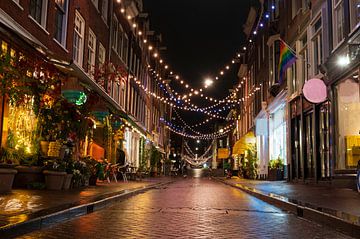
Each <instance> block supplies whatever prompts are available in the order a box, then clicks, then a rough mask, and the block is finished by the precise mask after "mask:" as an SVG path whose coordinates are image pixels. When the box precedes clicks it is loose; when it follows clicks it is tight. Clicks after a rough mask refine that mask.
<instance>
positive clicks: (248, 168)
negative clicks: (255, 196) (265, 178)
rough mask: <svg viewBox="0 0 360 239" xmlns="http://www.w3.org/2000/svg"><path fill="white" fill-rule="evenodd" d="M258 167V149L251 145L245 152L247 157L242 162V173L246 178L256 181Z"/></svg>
mask: <svg viewBox="0 0 360 239" xmlns="http://www.w3.org/2000/svg"><path fill="white" fill-rule="evenodd" d="M257 167H258V165H257V152H256V147H255V145H252V144H249V145H248V148H247V149H246V151H245V157H244V158H243V159H242V160H241V166H240V173H241V174H242V176H243V177H244V178H249V179H256V177H257Z"/></svg>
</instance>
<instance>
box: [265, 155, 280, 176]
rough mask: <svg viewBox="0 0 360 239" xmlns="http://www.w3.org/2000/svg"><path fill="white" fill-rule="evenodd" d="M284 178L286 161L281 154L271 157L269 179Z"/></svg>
mask: <svg viewBox="0 0 360 239" xmlns="http://www.w3.org/2000/svg"><path fill="white" fill-rule="evenodd" d="M283 178H284V163H283V160H282V159H281V158H280V156H279V157H278V158H276V159H271V160H270V161H269V165H268V179H269V180H272V181H274V180H282V179H283Z"/></svg>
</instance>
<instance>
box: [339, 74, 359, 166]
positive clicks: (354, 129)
mask: <svg viewBox="0 0 360 239" xmlns="http://www.w3.org/2000/svg"><path fill="white" fill-rule="evenodd" d="M359 71H360V70H359V69H356V70H354V71H353V72H351V73H350V74H348V75H347V76H346V77H344V78H343V79H341V80H340V81H338V83H336V85H335V86H334V91H335V98H336V101H335V102H336V129H335V132H336V133H335V135H336V139H337V143H336V146H337V147H336V157H335V158H336V161H335V170H345V169H355V168H356V167H357V164H358V161H359V160H360V120H359V116H360V84H359Z"/></svg>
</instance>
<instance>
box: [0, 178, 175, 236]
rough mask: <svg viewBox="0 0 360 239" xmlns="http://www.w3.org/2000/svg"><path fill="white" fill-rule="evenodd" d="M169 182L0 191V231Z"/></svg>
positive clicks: (38, 223) (83, 209)
mask: <svg viewBox="0 0 360 239" xmlns="http://www.w3.org/2000/svg"><path fill="white" fill-rule="evenodd" d="M169 182H171V180H170V179H169V178H166V177H160V178H149V179H144V180H142V181H129V182H127V183H124V182H118V183H115V182H111V183H107V182H104V183H98V184H97V186H89V187H87V188H84V189H72V190H68V191H49V190H22V189H14V190H12V191H11V192H10V193H7V194H0V234H2V233H5V232H8V231H17V230H18V229H20V230H22V229H26V230H33V229H36V228H37V227H39V226H40V227H41V226H43V224H44V222H45V221H46V220H47V219H49V221H48V222H46V223H49V222H50V221H54V218H53V216H56V217H57V219H55V220H58V221H61V220H64V219H66V218H67V217H69V215H68V214H69V213H70V214H72V215H71V216H72V217H74V216H78V215H81V214H86V213H88V212H89V211H88V210H89V207H90V210H91V211H93V210H95V209H94V206H96V207H97V208H100V207H104V206H106V204H108V203H109V201H110V200H119V198H120V197H122V196H127V195H131V194H133V193H137V192H142V191H144V190H147V189H150V188H152V187H156V186H159V185H163V184H166V183H169ZM99 203H102V204H103V205H99ZM72 210H74V211H72ZM74 213H75V215H74ZM65 214H67V215H65ZM29 226H30V228H29ZM25 227H26V228H25Z"/></svg>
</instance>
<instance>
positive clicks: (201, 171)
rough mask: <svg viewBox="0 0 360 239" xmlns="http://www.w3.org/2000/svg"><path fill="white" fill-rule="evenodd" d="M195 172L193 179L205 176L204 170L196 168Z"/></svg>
mask: <svg viewBox="0 0 360 239" xmlns="http://www.w3.org/2000/svg"><path fill="white" fill-rule="evenodd" d="M192 171H193V177H194V178H201V177H202V175H203V170H202V169H201V168H194V169H192Z"/></svg>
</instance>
